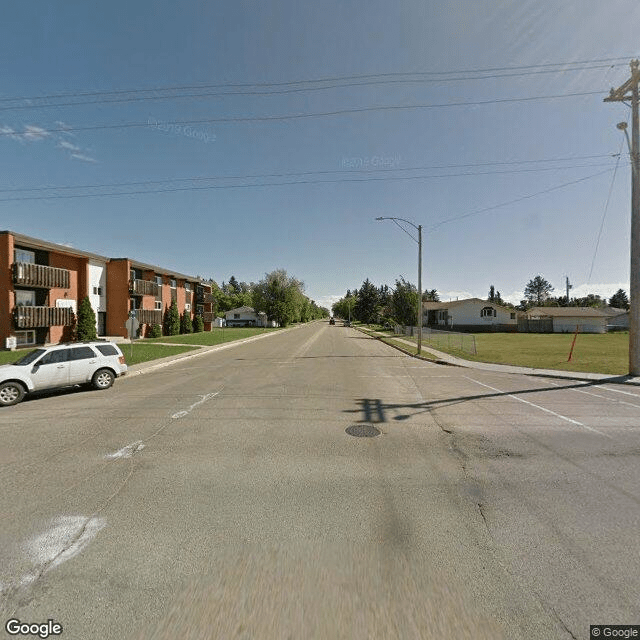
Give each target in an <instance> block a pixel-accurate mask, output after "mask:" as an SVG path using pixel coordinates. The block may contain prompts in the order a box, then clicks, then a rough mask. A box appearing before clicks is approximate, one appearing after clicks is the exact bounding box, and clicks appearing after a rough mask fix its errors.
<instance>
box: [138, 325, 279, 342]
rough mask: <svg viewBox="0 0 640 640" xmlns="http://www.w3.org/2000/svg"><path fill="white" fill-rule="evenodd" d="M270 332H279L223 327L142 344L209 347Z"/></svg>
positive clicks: (264, 329)
mask: <svg viewBox="0 0 640 640" xmlns="http://www.w3.org/2000/svg"><path fill="white" fill-rule="evenodd" d="M270 331H279V329H278V328H275V329H274V328H271V327H225V328H215V329H212V330H211V331H203V332H201V333H188V334H185V335H180V336H163V337H162V338H145V339H144V340H143V342H144V343H153V342H171V343H175V344H197V345H205V346H208V347H209V346H213V345H216V344H222V343H223V342H232V341H234V340H242V338H250V337H251V336H255V335H258V334H261V333H268V332H270Z"/></svg>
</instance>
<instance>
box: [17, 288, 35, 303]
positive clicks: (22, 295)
mask: <svg viewBox="0 0 640 640" xmlns="http://www.w3.org/2000/svg"><path fill="white" fill-rule="evenodd" d="M35 306H36V292H35V291H23V290H21V289H16V307H35Z"/></svg>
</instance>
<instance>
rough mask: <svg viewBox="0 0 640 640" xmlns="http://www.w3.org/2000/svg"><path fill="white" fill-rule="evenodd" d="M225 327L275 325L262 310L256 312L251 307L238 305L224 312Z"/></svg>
mask: <svg viewBox="0 0 640 640" xmlns="http://www.w3.org/2000/svg"><path fill="white" fill-rule="evenodd" d="M225 320H226V325H227V327H275V326H276V324H275V322H274V321H269V319H268V318H267V314H266V313H264V311H260V312H258V313H256V311H255V309H254V308H253V307H238V308H237V309H229V311H227V312H226V313H225Z"/></svg>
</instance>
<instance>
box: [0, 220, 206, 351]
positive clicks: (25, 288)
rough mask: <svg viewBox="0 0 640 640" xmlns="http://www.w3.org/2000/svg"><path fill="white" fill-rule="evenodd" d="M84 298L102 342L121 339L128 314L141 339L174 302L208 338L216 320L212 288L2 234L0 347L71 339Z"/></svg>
mask: <svg viewBox="0 0 640 640" xmlns="http://www.w3.org/2000/svg"><path fill="white" fill-rule="evenodd" d="M85 296H89V300H90V301H91V306H92V308H93V310H94V311H95V313H96V321H97V327H96V329H97V332H98V335H99V336H113V337H115V336H122V337H126V335H127V330H126V328H125V322H126V321H127V318H128V317H129V313H130V311H131V310H133V309H135V310H136V317H137V318H138V321H139V322H140V325H141V329H142V331H143V333H142V335H144V332H146V329H147V327H148V326H149V325H152V324H160V325H162V319H163V315H164V311H165V309H166V308H167V307H168V306H170V305H171V301H172V300H175V301H176V303H177V306H178V311H179V312H180V314H182V313H184V312H185V311H187V312H188V313H189V315H190V316H191V318H192V319H193V318H194V317H195V315H201V316H202V319H203V320H204V327H205V330H206V331H210V330H211V327H212V323H213V320H214V316H215V314H214V310H213V296H212V294H211V286H210V285H208V284H205V283H203V282H201V281H199V280H198V279H197V278H194V277H193V276H188V275H185V274H182V273H178V272H176V271H171V270H169V269H165V268H162V267H155V266H153V265H149V264H144V263H142V262H138V261H136V260H132V259H130V258H107V257H105V256H100V255H97V254H93V253H88V252H86V251H79V250H77V249H74V248H71V247H66V246H64V245H59V244H53V243H51V242H46V241H44V240H38V239H37V238H31V237H29V236H25V235H21V234H19V233H14V232H12V231H0V348H2V347H4V346H5V340H6V338H9V337H15V338H16V339H17V344H18V346H28V345H34V344H45V343H57V342H63V341H65V340H69V339H70V338H71V329H72V325H73V322H74V313H75V312H76V311H77V308H78V304H79V302H80V301H81V300H83V299H84V298H85ZM143 325H147V326H143Z"/></svg>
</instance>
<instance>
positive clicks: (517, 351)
mask: <svg viewBox="0 0 640 640" xmlns="http://www.w3.org/2000/svg"><path fill="white" fill-rule="evenodd" d="M473 335H475V338H476V349H477V352H478V353H477V355H471V354H469V353H467V352H463V351H460V350H459V349H449V348H447V347H446V346H440V345H438V346H435V345H434V348H435V349H437V350H438V351H443V352H445V353H450V354H451V355H454V356H458V357H460V358H464V359H465V360H475V361H478V362H495V363H499V364H511V365H516V366H519V367H533V368H536V369H558V370H562V371H582V372H587V373H606V374H612V375H624V374H626V373H627V372H628V371H629V334H628V333H626V332H616V333H603V334H599V333H580V334H578V337H577V339H576V344H575V348H574V350H573V355H572V358H571V362H567V360H568V358H569V351H570V350H571V343H572V342H573V334H568V333H476V334H473ZM405 339H407V340H411V341H414V342H415V341H416V338H405ZM422 344H423V346H425V347H428V346H429V342H428V341H426V340H423V343H422Z"/></svg>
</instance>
